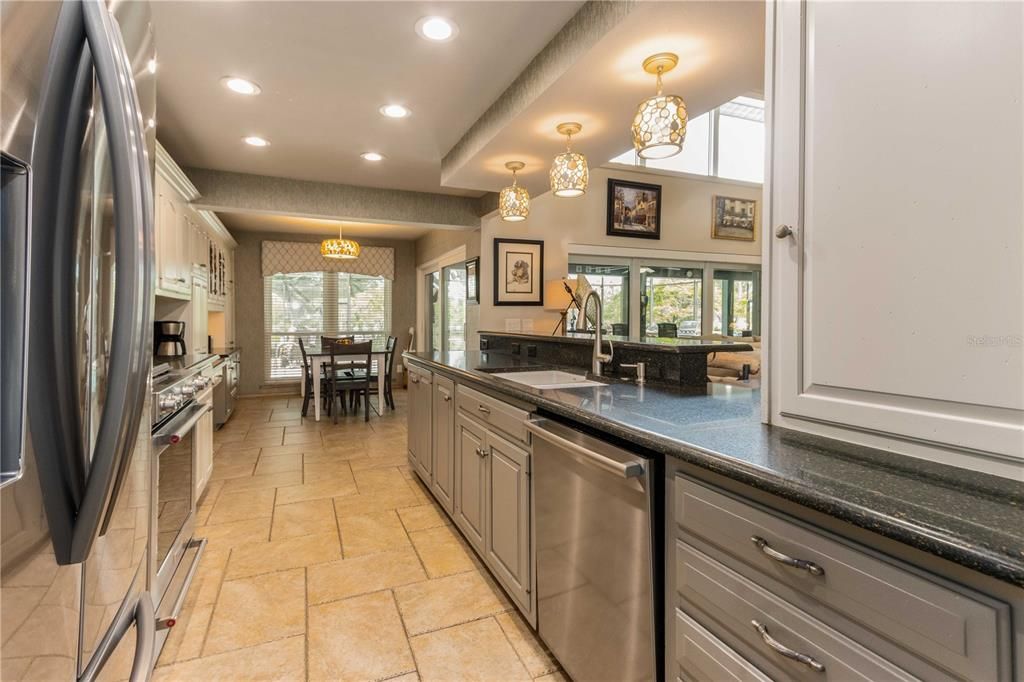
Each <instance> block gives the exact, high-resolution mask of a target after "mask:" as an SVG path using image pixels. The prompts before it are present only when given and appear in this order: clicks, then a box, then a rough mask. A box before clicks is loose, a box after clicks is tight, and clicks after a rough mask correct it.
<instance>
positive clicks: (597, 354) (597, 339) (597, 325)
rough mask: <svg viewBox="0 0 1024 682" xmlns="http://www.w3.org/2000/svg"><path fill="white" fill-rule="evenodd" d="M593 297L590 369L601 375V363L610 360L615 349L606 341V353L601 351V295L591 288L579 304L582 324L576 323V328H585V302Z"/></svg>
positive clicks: (596, 374) (595, 374)
mask: <svg viewBox="0 0 1024 682" xmlns="http://www.w3.org/2000/svg"><path fill="white" fill-rule="evenodd" d="M591 298H593V299H594V301H595V302H596V303H597V305H596V306H595V308H596V311H597V312H596V315H595V316H594V355H593V358H592V360H591V367H590V370H591V372H593V374H594V376H601V365H603V364H604V363H606V362H611V361H612V357H613V356H614V355H615V349H614V348H613V347H612V342H611V341H609V342H608V354H607V355H605V354H604V353H602V352H601V307H602V306H601V296H600V294H598V293H597V291H596V290H594V289H591V290H590V291H588V292H587V295H586V296H585V297H584V298H583V305H581V306H580V316H579V318H578V319H579V320H580V322H581V323H582V324H577V325H576V326H577V328H583V329H585V328H586V326H587V304H588V303H589V302H590V299H591Z"/></svg>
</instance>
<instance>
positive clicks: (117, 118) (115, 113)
mask: <svg viewBox="0 0 1024 682" xmlns="http://www.w3.org/2000/svg"><path fill="white" fill-rule="evenodd" d="M82 11H83V14H84V19H85V36H86V40H87V41H88V44H89V49H90V51H91V53H92V57H93V62H94V67H95V69H96V80H97V82H98V83H99V90H100V97H101V101H102V103H103V114H104V119H105V122H106V125H107V131H108V135H107V139H108V142H109V151H110V164H111V175H112V177H113V189H114V192H113V194H114V202H113V203H114V224H115V229H116V237H115V239H116V247H115V250H116V254H115V267H116V272H117V277H116V282H117V283H116V290H115V293H114V317H113V324H112V328H113V337H112V339H111V347H110V360H109V368H108V374H107V376H108V383H107V395H106V400H105V402H104V406H103V414H102V416H101V417H100V423H99V429H98V432H97V436H96V445H95V450H94V454H93V458H92V463H91V467H90V471H89V477H88V479H87V480H86V484H85V492H84V494H83V496H82V501H81V504H80V505H79V508H78V514H77V518H76V519H75V525H74V529H73V531H72V534H71V547H70V562H72V563H75V562H79V561H83V560H85V558H86V557H87V556H88V555H89V550H90V549H91V548H92V543H93V541H94V540H95V538H96V537H97V535H98V531H99V529H100V527H101V524H102V523H103V521H104V520H105V518H106V514H107V513H108V511H107V510H108V505H110V506H113V499H112V495H113V493H114V492H115V487H116V486H115V483H116V482H117V479H118V478H119V474H120V472H121V471H122V464H123V462H124V461H125V459H126V458H128V457H130V456H131V453H132V450H133V449H134V447H135V439H136V436H137V435H138V428H139V421H140V420H141V418H142V411H143V407H144V404H145V390H146V386H147V381H148V375H149V349H148V347H147V346H148V341H149V337H148V331H149V330H148V326H147V324H146V319H147V318H146V316H147V315H148V313H149V307H150V306H151V305H152V303H151V301H150V299H151V298H152V296H151V294H152V292H151V284H150V282H149V278H147V273H148V272H149V271H151V265H150V263H148V260H149V259H150V254H149V253H147V247H149V246H151V238H148V236H149V235H150V234H151V230H152V219H151V218H149V217H147V215H146V211H147V192H146V189H145V188H144V187H143V185H144V184H145V181H146V176H145V174H144V170H143V168H140V165H141V161H142V160H143V159H144V158H145V154H144V152H143V151H141V149H140V148H142V147H144V146H145V139H144V138H143V131H142V125H141V120H142V117H141V115H140V113H139V106H138V101H137V98H136V96H135V92H134V90H133V88H132V86H130V85H129V83H131V79H132V75H131V73H129V72H128V70H127V68H128V66H127V62H126V58H125V54H124V48H123V46H120V45H121V38H120V31H119V30H118V28H117V26H116V24H115V23H114V20H113V17H112V16H111V15H110V12H109V11H108V10H107V7H106V4H105V3H104V2H102V0H85V2H83V3H82ZM151 195H152V191H151V190H150V192H149V197H151ZM140 233H141V234H140Z"/></svg>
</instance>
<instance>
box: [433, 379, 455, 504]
mask: <svg viewBox="0 0 1024 682" xmlns="http://www.w3.org/2000/svg"><path fill="white" fill-rule="evenodd" d="M433 409H434V418H433V427H434V428H433V440H434V458H433V467H432V469H431V471H432V472H433V478H432V479H431V484H430V490H431V492H433V493H434V497H436V498H437V501H438V502H439V503H440V504H441V506H442V507H444V508H445V510H446V511H447V512H448V513H449V514H451V513H452V512H453V511H454V509H455V506H454V505H455V495H454V491H455V383H454V382H453V381H452V380H451V379H446V378H444V377H442V376H438V375H434V404H433Z"/></svg>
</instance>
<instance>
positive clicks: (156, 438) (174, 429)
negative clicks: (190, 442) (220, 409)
mask: <svg viewBox="0 0 1024 682" xmlns="http://www.w3.org/2000/svg"><path fill="white" fill-rule="evenodd" d="M212 409H213V406H212V405H205V404H202V403H193V404H192V405H190V406H189V407H188V408H187V409H185V410H182V412H181V414H180V415H178V416H177V417H175V418H174V419H172V420H171V421H170V422H168V423H167V424H165V425H164V427H163V428H162V429H160V430H159V431H157V432H156V433H154V434H153V447H158V448H160V447H164V446H167V445H177V444H178V443H180V442H181V440H182V439H183V438H184V437H185V436H186V435H188V432H189V431H191V430H192V429H193V428H194V427H195V425H196V422H198V421H199V420H200V419H202V418H203V415H204V414H206V413H207V412H209V411H210V410H212Z"/></svg>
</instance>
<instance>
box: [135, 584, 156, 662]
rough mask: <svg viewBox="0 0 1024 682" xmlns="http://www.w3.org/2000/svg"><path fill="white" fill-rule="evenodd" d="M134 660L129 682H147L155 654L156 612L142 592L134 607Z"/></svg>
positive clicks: (146, 594)
mask: <svg viewBox="0 0 1024 682" xmlns="http://www.w3.org/2000/svg"><path fill="white" fill-rule="evenodd" d="M135 637H136V640H135V660H134V662H133V663H132V674H131V676H130V677H129V678H128V679H129V682H149V678H150V677H151V676H152V674H153V664H154V662H155V661H153V656H154V654H155V653H156V612H155V610H154V609H153V600H152V599H151V598H150V596H149V592H143V593H142V596H141V597H139V603H138V604H137V605H136V607H135Z"/></svg>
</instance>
